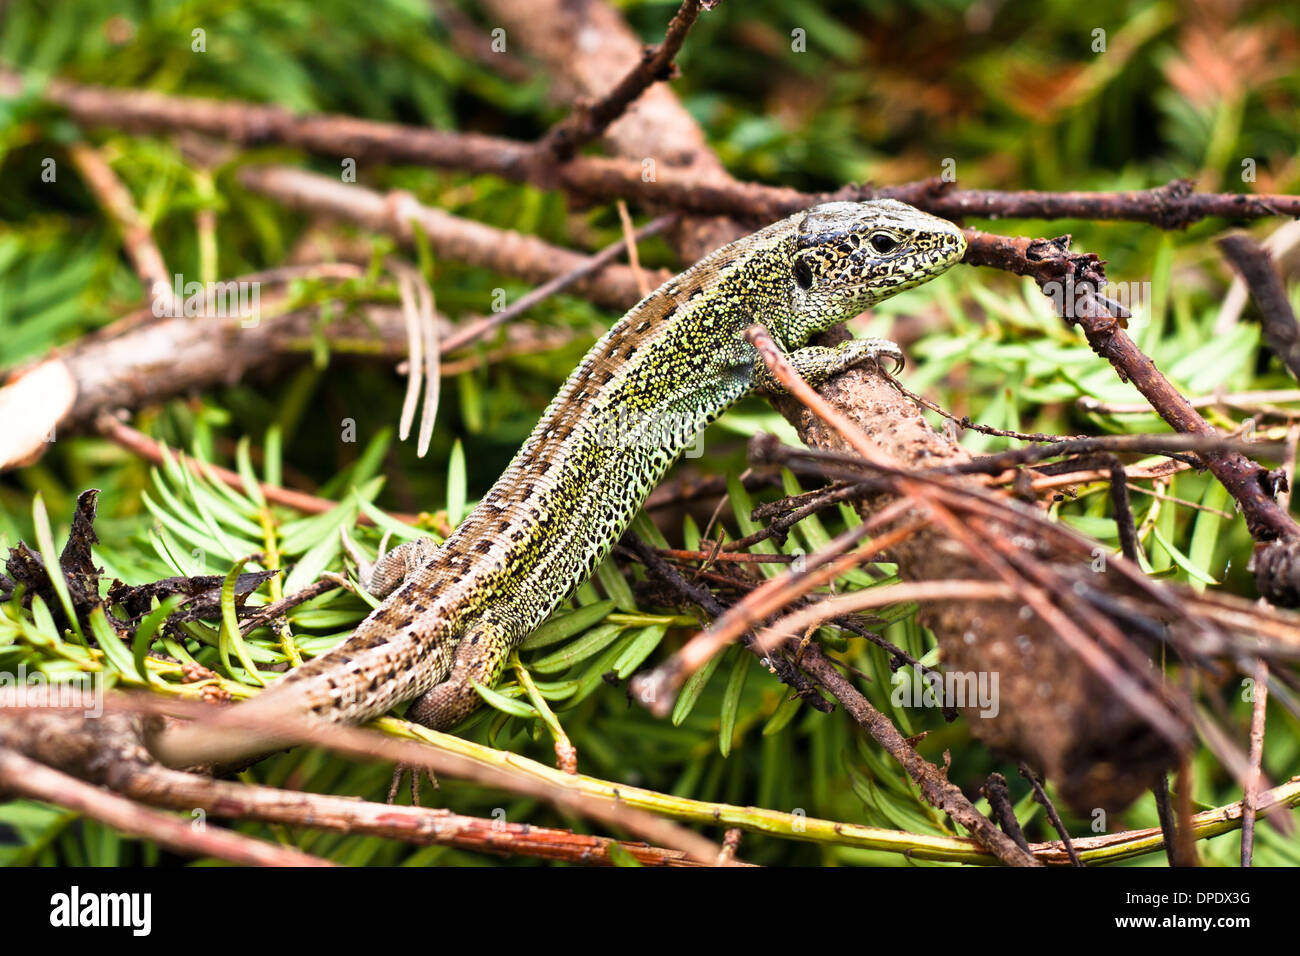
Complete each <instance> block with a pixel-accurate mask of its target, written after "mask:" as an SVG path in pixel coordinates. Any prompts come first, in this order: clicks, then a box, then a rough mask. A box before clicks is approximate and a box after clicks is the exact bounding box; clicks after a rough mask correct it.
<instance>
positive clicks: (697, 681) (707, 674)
mask: <svg viewBox="0 0 1300 956" xmlns="http://www.w3.org/2000/svg"><path fill="white" fill-rule="evenodd" d="M726 656H727V652H726V651H720V652H719V653H717V654H714V655H713V656H712V657H710V658H709V659H708V661H707V662H705V664H704V666H703V667H701V668H700V669H699V670H697V671H696V672H695V673H694V674H692V675H691V676H690V677H688V678H687V679H686V683H685V684H684V685H682V689H681V693H679V694H678V695H677V700H676V701H674V702H673V716H672V722H673V726H674V727H679V726H681V723H682V721H684V720H685V719H686V718H687V717H688V716H690V713H691V711H692V710H694V709H695V705H696V703H698V702H699V699H700V694H702V693H704V688H705V687H706V686H708V683H709V678H711V677H712V676H713V673H714V671H716V670H717V669H718V665H719V664H721V663H722V659H723V658H724V657H726Z"/></svg>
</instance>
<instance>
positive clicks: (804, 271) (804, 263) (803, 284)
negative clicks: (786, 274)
mask: <svg viewBox="0 0 1300 956" xmlns="http://www.w3.org/2000/svg"><path fill="white" fill-rule="evenodd" d="M794 281H795V282H797V283H799V288H801V289H808V288H811V287H812V266H810V265H808V260H807V259H796V260H795V262H794Z"/></svg>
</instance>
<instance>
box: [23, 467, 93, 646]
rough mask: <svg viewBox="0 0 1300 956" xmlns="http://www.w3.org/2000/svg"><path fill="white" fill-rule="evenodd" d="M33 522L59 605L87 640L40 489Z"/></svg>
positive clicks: (81, 636) (34, 500)
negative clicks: (70, 592) (75, 608)
mask: <svg viewBox="0 0 1300 956" xmlns="http://www.w3.org/2000/svg"><path fill="white" fill-rule="evenodd" d="M32 523H33V524H34V525H35V526H36V546H37V547H38V548H40V551H41V560H43V561H44V562H45V572H46V574H48V575H49V577H50V584H51V585H52V586H53V587H54V593H55V595H56V596H57V597H58V599H59V606H60V607H62V608H63V613H64V615H66V617H67V619H68V620H69V621H70V622H71V624H72V630H73V631H74V632H75V633H76V635H77V637H79V638H81V640H82V642H83V643H84V642H85V635H83V634H82V633H81V623H80V622H79V621H78V620H77V615H76V613H75V612H74V611H73V609H72V596H71V595H70V594H69V593H68V582H67V581H66V580H64V577H63V568H62V566H61V565H60V564H59V552H58V551H56V550H55V548H54V534H53V532H52V531H50V517H49V515H48V514H46V512H45V498H44V497H43V496H42V495H41V493H40V492H39V491H38V492H36V494H35V495H34V496H33V497H32Z"/></svg>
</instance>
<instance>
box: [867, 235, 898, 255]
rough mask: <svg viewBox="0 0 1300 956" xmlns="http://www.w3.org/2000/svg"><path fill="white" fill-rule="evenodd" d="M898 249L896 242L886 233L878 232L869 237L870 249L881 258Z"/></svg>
mask: <svg viewBox="0 0 1300 956" xmlns="http://www.w3.org/2000/svg"><path fill="white" fill-rule="evenodd" d="M897 247H898V242H897V240H895V239H894V237H893V236H891V235H890V234H889V233H887V232H878V233H876V234H875V235H874V236H872V237H871V248H872V249H875V250H876V252H878V253H880V254H881V255H882V256H884V255H888V254H889V253H891V252H893V251H894V249H895V248H897Z"/></svg>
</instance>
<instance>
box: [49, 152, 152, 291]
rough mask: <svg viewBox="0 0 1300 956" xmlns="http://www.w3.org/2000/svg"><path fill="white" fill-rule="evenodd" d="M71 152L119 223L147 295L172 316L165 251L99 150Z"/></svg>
mask: <svg viewBox="0 0 1300 956" xmlns="http://www.w3.org/2000/svg"><path fill="white" fill-rule="evenodd" d="M68 152H69V154H70V155H71V156H72V161H73V163H74V164H75V165H76V167H77V169H78V171H80V173H81V175H82V178H83V179H85V181H86V185H87V186H89V187H90V191H91V192H92V193H94V195H95V198H96V199H97V200H99V205H100V206H101V207H102V208H103V210H104V212H105V213H107V214H108V217H109V218H110V219H112V220H113V222H114V223H116V225H117V228H118V231H119V232H120V233H121V235H122V246H123V247H124V248H125V249H126V254H127V257H128V258H129V259H130V260H131V264H132V265H133V266H134V267H135V273H136V275H138V276H139V277H140V281H141V282H142V283H144V289H145V295H147V296H150V297H151V298H153V299H154V300H155V301H156V302H157V303H159V304H160V305H161V306H162V307H163V309H164V311H165V314H168V315H170V314H171V312H172V309H173V308H174V307H175V299H174V297H173V295H172V274H171V270H170V269H168V268H167V263H166V262H165V261H164V260H163V255H162V251H161V250H160V249H159V248H158V244H157V243H155V242H154V239H153V234H152V233H151V232H150V231H149V226H148V224H147V223H146V222H145V221H144V217H143V216H141V215H140V211H139V210H138V209H136V207H135V203H134V201H133V200H132V199H131V194H130V192H128V191H127V188H126V186H124V185H123V184H122V181H121V180H120V179H118V178H117V174H116V173H114V172H113V167H111V166H110V165H109V164H108V162H107V161H106V160H105V159H104V157H103V156H102V155H100V152H99V150H98V149H96V148H95V147H93V146H91V145H89V144H87V143H81V142H78V143H72V144H71V145H70V146H69V147H68Z"/></svg>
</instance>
